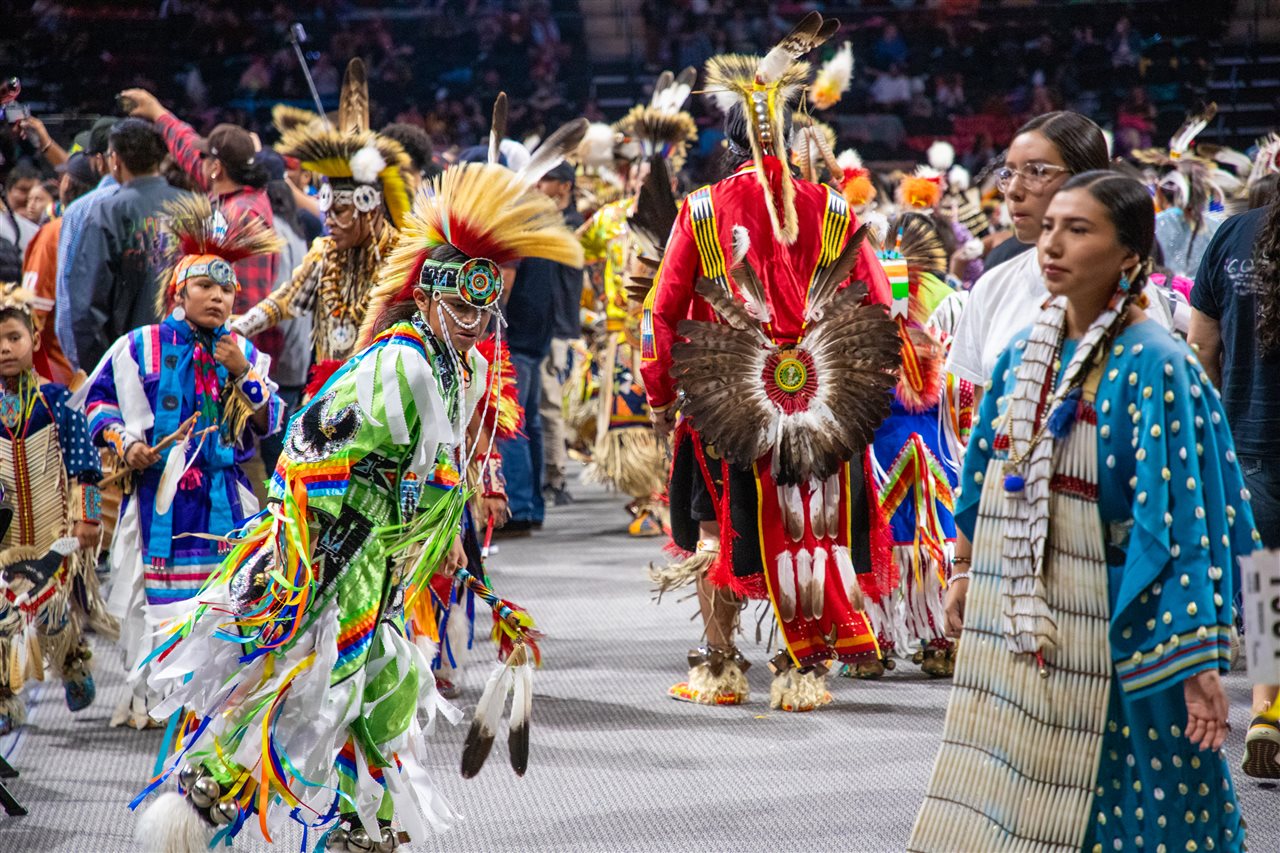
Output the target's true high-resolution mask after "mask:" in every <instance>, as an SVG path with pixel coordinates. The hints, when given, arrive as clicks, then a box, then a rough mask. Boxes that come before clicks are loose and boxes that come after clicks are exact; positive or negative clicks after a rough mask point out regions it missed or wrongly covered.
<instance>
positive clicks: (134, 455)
mask: <svg viewBox="0 0 1280 853" xmlns="http://www.w3.org/2000/svg"><path fill="white" fill-rule="evenodd" d="M159 461H160V454H159V453H157V452H156V451H155V450H154V449H153V448H152V447H151V446H150V445H148V444H147V443H146V442H145V441H135V442H134V443H133V444H131V445H129V446H128V447H127V448H125V451H124V464H126V465H128V466H129V467H130V468H132V469H133V470H135V471H145V470H146V469H147V468H150V467H151V466H152V465H154V464H156V463H157V462H159Z"/></svg>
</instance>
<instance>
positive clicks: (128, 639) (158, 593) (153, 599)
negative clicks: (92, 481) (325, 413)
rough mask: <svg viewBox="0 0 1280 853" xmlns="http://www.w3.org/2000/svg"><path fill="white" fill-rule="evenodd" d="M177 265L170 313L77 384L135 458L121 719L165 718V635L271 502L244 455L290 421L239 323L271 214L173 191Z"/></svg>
mask: <svg viewBox="0 0 1280 853" xmlns="http://www.w3.org/2000/svg"><path fill="white" fill-rule="evenodd" d="M167 213H168V214H169V217H170V219H169V223H170V224H169V228H170V230H171V234H170V236H169V241H168V245H169V252H170V265H169V272H168V275H167V277H166V279H165V281H164V285H163V286H162V287H161V289H160V291H159V296H158V299H159V301H160V302H161V304H160V305H159V306H157V307H158V308H159V310H158V312H157V313H159V314H160V315H161V316H162V317H164V319H163V320H162V321H161V322H160V323H159V324H157V325H154V326H144V327H142V328H140V329H135V330H134V331H132V332H130V333H129V334H127V335H124V336H123V337H121V338H120V339H119V340H118V341H116V342H115V344H114V345H113V346H112V347H111V349H110V350H108V351H107V353H106V355H104V356H103V358H102V362H101V363H100V364H99V365H98V367H97V369H96V370H95V371H94V374H93V376H92V377H90V379H89V381H88V382H86V383H85V386H84V388H82V389H81V390H80V391H79V392H77V395H76V397H77V398H82V399H84V400H85V402H86V404H87V405H86V411H87V414H88V416H89V426H90V429H91V431H92V434H93V439H94V441H95V442H96V443H97V444H99V445H101V446H104V447H108V448H111V449H112V450H114V452H115V454H116V455H117V456H118V457H119V459H120V460H122V461H123V463H124V466H125V467H126V468H127V469H128V470H129V471H130V472H131V473H130V474H128V475H127V476H128V477H129V480H128V481H127V485H126V489H125V491H126V492H127V494H126V497H125V500H124V502H123V504H122V506H121V513H120V522H119V524H118V525H117V527H116V533H115V539H114V541H113V542H112V546H111V571H112V577H113V585H112V590H111V601H110V606H111V612H112V613H113V614H115V615H116V616H118V617H119V618H120V620H121V623H122V637H121V644H122V646H123V649H124V653H125V658H126V665H127V666H128V668H129V672H130V680H131V683H132V684H133V685H134V690H133V695H132V696H131V697H129V698H127V699H126V700H125V702H124V703H122V705H121V706H120V708H118V709H117V711H116V714H115V716H114V717H113V719H112V724H113V725H121V724H124V723H129V724H130V725H133V726H135V727H137V728H144V727H146V726H148V725H150V724H151V722H150V718H149V717H148V715H147V696H146V692H145V690H144V683H145V676H144V672H143V670H144V668H145V666H146V665H148V664H149V663H150V661H151V659H152V651H153V643H152V637H151V635H152V634H154V633H155V631H156V630H157V629H158V628H159V627H160V625H161V624H162V622H163V621H164V619H165V618H166V616H167V614H168V613H169V612H170V611H171V610H172V609H173V608H174V607H175V606H176V605H178V604H180V603H181V602H182V601H184V600H186V599H187V598H190V597H191V596H193V595H195V593H196V592H197V591H198V590H199V589H200V587H201V586H203V585H204V582H205V581H206V580H207V579H208V578H209V575H210V574H211V573H212V572H213V570H214V569H215V568H216V567H217V565H218V564H219V563H220V562H221V561H222V558H223V551H225V550H226V546H225V545H223V544H222V543H220V542H218V541H216V539H215V538H210V537H223V536H226V535H227V534H228V533H230V532H231V531H232V530H234V529H235V528H237V527H239V526H240V525H241V524H243V523H244V521H245V519H247V518H249V517H250V516H252V515H254V514H255V513H256V512H257V511H258V503H257V499H256V498H255V497H254V494H253V489H252V486H251V485H250V482H249V479H248V477H246V476H245V473H244V471H243V470H242V468H241V465H242V464H243V463H244V462H245V461H246V460H247V459H248V458H250V457H251V456H252V455H253V454H254V453H255V452H256V442H255V439H256V438H261V437H263V436H267V435H271V434H272V433H275V432H276V431H278V430H279V429H280V428H281V427H282V426H283V421H284V406H283V404H282V402H281V400H280V398H279V397H278V396H277V395H276V386H275V384H274V383H272V382H271V380H270V379H269V378H268V372H269V370H270V365H271V360H270V357H268V356H267V355H265V354H263V353H260V352H259V351H258V350H257V349H256V348H255V347H254V346H253V344H251V343H250V342H249V340H248V339H247V338H245V337H243V336H241V335H239V334H238V333H235V332H231V331H229V330H228V329H227V326H226V323H227V320H228V318H229V316H230V314H231V306H232V303H233V302H234V301H235V295H236V291H237V290H238V288H239V283H238V282H237V280H236V275H235V271H234V270H233V269H232V264H234V263H235V262H236V261H238V260H240V259H242V258H245V257H249V256H251V255H256V254H261V253H264V252H272V251H276V250H277V249H278V247H279V240H278V239H277V238H276V237H275V235H274V234H273V232H271V230H270V229H268V228H267V227H266V226H264V225H263V224H262V223H261V222H259V221H257V220H253V219H250V218H248V217H244V216H235V217H234V221H228V220H227V219H226V217H225V216H224V215H223V213H222V212H221V211H216V212H215V211H213V210H212V209H211V208H210V205H209V201H208V199H206V198H203V197H192V198H190V199H183V200H181V201H179V202H175V203H172V204H171V205H170V207H169V208H168V209H167Z"/></svg>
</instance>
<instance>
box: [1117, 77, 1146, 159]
mask: <svg viewBox="0 0 1280 853" xmlns="http://www.w3.org/2000/svg"><path fill="white" fill-rule="evenodd" d="M1155 130H1156V107H1155V104H1153V103H1151V101H1150V100H1148V99H1147V90H1146V88H1145V87H1143V86H1132V87H1130V89H1129V94H1128V96H1126V97H1125V99H1124V100H1123V101H1121V102H1120V106H1119V107H1118V108H1117V109H1116V150H1115V152H1114V153H1115V154H1116V155H1117V156H1125V155H1127V154H1128V153H1129V152H1130V151H1132V150H1133V149H1135V148H1150V147H1151V137H1152V134H1154V133H1155Z"/></svg>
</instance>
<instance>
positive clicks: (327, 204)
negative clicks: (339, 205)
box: [316, 184, 333, 213]
mask: <svg viewBox="0 0 1280 853" xmlns="http://www.w3.org/2000/svg"><path fill="white" fill-rule="evenodd" d="M316 206H317V207H319V208H320V212H321V213H324V212H325V211H326V210H328V209H329V208H331V207H333V187H331V186H329V185H328V184H321V185H320V190H319V191H318V192H317V193H316Z"/></svg>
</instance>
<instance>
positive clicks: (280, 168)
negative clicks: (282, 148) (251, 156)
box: [257, 148, 286, 181]
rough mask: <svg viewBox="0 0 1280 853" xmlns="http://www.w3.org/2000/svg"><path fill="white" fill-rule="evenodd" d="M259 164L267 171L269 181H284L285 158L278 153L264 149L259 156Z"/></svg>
mask: <svg viewBox="0 0 1280 853" xmlns="http://www.w3.org/2000/svg"><path fill="white" fill-rule="evenodd" d="M257 162H258V163H260V164H262V168H264V169H266V170H267V179H268V180H272V181H283V180H284V173H285V166H286V163H285V158H284V157H281V156H280V155H279V154H278V153H277V152H275V151H272V150H271V149H270V148H263V149H262V150H261V151H259V152H258V154H257Z"/></svg>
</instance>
